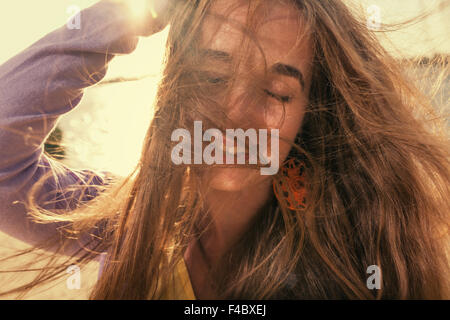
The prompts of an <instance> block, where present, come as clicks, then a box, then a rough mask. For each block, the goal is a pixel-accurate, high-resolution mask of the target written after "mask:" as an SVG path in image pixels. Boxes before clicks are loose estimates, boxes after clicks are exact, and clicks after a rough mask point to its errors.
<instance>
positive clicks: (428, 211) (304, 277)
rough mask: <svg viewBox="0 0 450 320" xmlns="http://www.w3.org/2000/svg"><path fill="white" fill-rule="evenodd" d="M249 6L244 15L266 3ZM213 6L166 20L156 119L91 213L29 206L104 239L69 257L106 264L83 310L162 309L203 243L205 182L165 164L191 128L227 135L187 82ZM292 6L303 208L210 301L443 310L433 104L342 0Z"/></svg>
mask: <svg viewBox="0 0 450 320" xmlns="http://www.w3.org/2000/svg"><path fill="white" fill-rule="evenodd" d="M247 2H248V3H249V16H251V13H252V12H254V13H255V14H256V13H260V11H258V10H257V9H256V8H258V7H260V6H264V5H267V3H268V1H265V0H251V1H247ZM211 3H212V1H210V0H192V1H181V2H179V4H178V7H177V9H176V11H175V14H174V16H173V17H172V20H171V28H170V34H169V38H168V42H167V55H166V66H165V70H164V74H163V79H162V82H161V84H160V86H159V91H158V96H157V102H156V109H155V114H154V118H153V121H152V123H151V125H150V128H149V130H148V132H147V135H146V138H145V143H144V145H143V150H142V155H141V159H140V162H139V164H138V166H137V168H136V170H135V171H134V172H133V173H132V174H130V176H129V177H127V178H126V179H124V180H123V181H121V182H117V183H114V184H111V186H110V187H107V188H105V190H102V193H101V194H100V195H99V196H97V198H96V199H95V200H91V201H90V204H89V207H86V206H83V207H81V208H79V209H77V210H74V211H72V212H70V213H67V214H61V213H59V214H58V215H57V216H56V215H54V214H50V213H49V212H48V211H45V210H42V209H39V208H38V207H37V205H36V204H33V202H32V203H31V204H30V205H31V209H33V212H34V217H35V218H36V219H37V220H39V221H43V222H46V223H49V222H52V221H55V220H56V219H58V221H65V222H68V223H69V224H68V225H67V228H68V229H69V230H70V231H71V233H72V237H73V236H74V235H80V234H83V233H86V232H89V231H90V230H92V228H94V227H96V228H99V226H101V232H100V240H98V239H97V238H93V239H92V240H89V242H90V244H91V245H92V247H91V249H92V248H93V249H95V250H94V251H92V250H90V251H87V252H84V253H82V254H80V253H79V252H78V253H77V254H76V258H77V263H78V264H80V265H83V264H84V263H86V262H87V261H90V260H92V259H94V258H95V257H96V256H97V255H98V252H101V251H104V250H108V252H109V254H108V259H107V262H106V265H105V268H104V271H103V274H102V276H101V278H100V279H99V280H98V282H97V284H96V286H95V288H94V290H93V292H92V294H91V298H92V299H146V298H159V297H160V293H161V291H160V288H164V286H165V284H166V283H167V282H168V281H169V277H170V275H171V274H172V272H173V270H174V267H175V263H176V261H177V260H178V259H180V258H181V257H182V256H183V253H184V250H185V249H186V247H187V245H188V244H189V243H190V242H191V241H193V240H194V239H196V238H198V237H199V236H200V235H201V233H202V232H203V231H204V230H202V229H200V228H199V227H198V226H204V225H205V223H204V221H205V220H206V221H207V218H208V217H207V215H206V210H205V206H204V200H203V199H204V198H203V195H202V194H201V192H200V191H199V190H200V185H199V184H200V178H199V177H200V171H199V170H197V168H194V167H191V166H182V167H177V166H174V165H172V163H171V158H170V150H171V149H170V147H171V144H170V141H169V139H170V138H169V137H170V136H171V133H172V131H173V130H174V129H177V128H189V126H191V125H192V121H193V120H194V119H199V118H200V119H208V120H211V122H212V123H221V125H222V124H223V123H222V120H221V114H220V112H216V111H214V110H216V109H215V108H207V107H205V106H206V105H208V104H212V103H216V100H214V99H212V98H211V94H210V92H211V91H209V89H211V88H210V87H208V85H209V86H210V85H211V84H208V82H205V80H204V79H203V78H202V74H201V73H196V70H197V69H196V67H198V66H199V64H198V63H196V62H195V61H196V59H197V58H196V57H197V55H198V52H197V51H196V45H195V44H196V40H197V39H198V34H199V31H200V28H201V25H202V21H203V19H204V17H205V15H206V14H207V13H208V9H209V8H210V5H211ZM289 3H291V4H292V5H293V6H295V7H296V8H297V9H298V13H299V17H301V19H302V20H303V21H304V22H305V25H306V26H307V30H308V33H309V34H310V37H311V39H312V46H313V48H314V58H313V75H312V84H311V91H310V96H309V104H308V107H307V110H306V116H305V119H304V122H303V125H302V130H301V134H300V135H299V137H298V139H297V140H296V145H295V146H293V149H292V151H291V154H290V157H301V158H302V160H304V161H305V162H306V164H307V175H308V179H307V181H308V182H309V183H308V198H307V208H306V210H302V211H293V210H290V209H288V208H287V207H286V204H285V203H282V202H279V201H277V200H276V197H275V196H272V197H271V198H270V199H269V200H268V202H267V205H266V206H265V207H264V208H263V209H261V211H260V212H259V214H258V216H257V218H256V220H255V221H254V223H253V225H252V228H251V230H250V231H249V232H247V233H246V234H245V235H244V237H243V238H242V239H240V241H239V242H238V243H237V244H236V245H235V246H234V247H233V248H232V249H230V250H229V251H228V252H227V254H226V255H225V256H224V257H222V263H220V264H218V265H220V266H221V267H220V268H217V269H216V268H214V269H213V270H211V275H214V277H213V278H214V280H215V282H216V290H217V292H218V294H219V295H220V297H221V298H231V299H242V298H243V299H279V298H287V299H313V298H314V299H324V298H327V299H341V298H342V299H349V298H350V299H373V298H383V299H392V298H393V299H398V298H399V299H432V298H444V297H445V294H447V291H446V290H448V287H447V286H448V281H447V280H446V278H447V272H448V271H449V264H448V257H447V251H446V250H447V246H448V222H449V219H448V218H449V214H450V203H449V201H448V199H449V198H450V189H449V186H450V184H449V181H450V167H449V150H448V140H447V134H446V128H445V127H443V124H442V121H440V120H439V117H438V116H437V115H435V112H434V111H433V108H432V106H431V103H430V102H429V99H428V98H426V97H424V96H421V95H420V94H419V91H418V90H416V88H415V87H414V86H413V85H412V84H411V83H410V82H409V81H407V80H405V76H404V75H403V71H402V70H400V67H399V66H398V62H397V61H396V60H394V59H393V58H392V57H391V56H390V55H389V54H388V53H387V52H386V51H385V50H384V49H383V48H382V47H381V45H380V44H379V42H378V41H377V39H376V38H375V36H374V34H373V33H371V32H370V31H369V30H368V29H367V27H366V24H365V21H364V22H362V21H360V20H359V19H357V18H356V17H355V15H354V14H353V13H352V12H351V11H350V10H349V8H348V7H347V6H346V5H344V3H343V2H342V1H338V0H329V1H315V0H291V1H289ZM255 18H258V17H256V16H255ZM249 21H250V22H249V23H251V21H252V19H249ZM243 29H245V30H251V26H247V27H246V28H243ZM202 106H203V107H202ZM221 125H220V126H219V125H218V126H217V127H221ZM275 179H276V181H280V180H283V179H285V177H283V176H281V175H277V176H276V177H275ZM36 188H39V184H37V185H36ZM102 188H103V187H102ZM275 192H280V190H278V189H276V191H275ZM371 265H377V266H379V267H380V268H381V270H382V286H381V289H380V290H369V289H368V287H367V285H366V280H367V278H368V274H367V273H366V270H367V267H368V266H371ZM61 270H62V269H55V271H54V273H53V274H52V275H56V274H57V273H58V272H60V271H61ZM47 278H48V277H41V280H42V281H44V280H46V279H47ZM35 283H36V282H35ZM35 283H34V284H35ZM27 288H29V286H28V287H23V288H19V289H17V290H23V289H27Z"/></svg>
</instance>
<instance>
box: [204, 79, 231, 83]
mask: <svg viewBox="0 0 450 320" xmlns="http://www.w3.org/2000/svg"><path fill="white" fill-rule="evenodd" d="M207 81H208V83H211V84H223V83H226V82H227V81H226V80H225V79H223V78H208V79H207Z"/></svg>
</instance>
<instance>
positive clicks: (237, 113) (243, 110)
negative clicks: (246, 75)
mask: <svg viewBox="0 0 450 320" xmlns="http://www.w3.org/2000/svg"><path fill="white" fill-rule="evenodd" d="M253 90H254V89H252V87H251V85H250V84H249V83H248V82H245V81H240V82H236V83H234V84H233V85H232V87H231V88H230V91H229V95H228V97H227V99H226V102H225V104H226V105H225V107H226V114H227V116H228V119H229V120H230V121H231V122H232V125H233V126H234V128H258V127H260V126H261V125H262V123H261V121H262V119H263V111H262V110H261V109H260V108H258V106H257V104H258V101H257V98H256V97H255V94H254V92H252V91H253Z"/></svg>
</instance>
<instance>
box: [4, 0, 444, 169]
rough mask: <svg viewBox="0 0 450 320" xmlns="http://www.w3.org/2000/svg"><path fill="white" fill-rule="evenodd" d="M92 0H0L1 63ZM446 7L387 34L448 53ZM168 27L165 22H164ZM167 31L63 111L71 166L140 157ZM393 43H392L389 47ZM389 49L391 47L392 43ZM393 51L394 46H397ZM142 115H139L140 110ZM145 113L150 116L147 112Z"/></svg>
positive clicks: (419, 50) (417, 47) (396, 16)
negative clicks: (132, 79)
mask: <svg viewBox="0 0 450 320" xmlns="http://www.w3.org/2000/svg"><path fill="white" fill-rule="evenodd" d="M348 1H352V2H355V3H356V5H357V6H359V7H360V9H361V10H362V12H366V10H367V8H368V7H369V6H371V5H377V6H379V7H380V15H381V21H382V22H386V23H391V22H399V21H403V20H404V19H406V18H408V17H413V16H416V15H417V14H420V13H422V12H424V11H425V10H427V9H429V8H437V6H438V4H439V3H440V2H443V1H448V0H348ZM95 2H97V0H33V1H32V0H14V1H1V3H0V39H2V48H1V50H0V64H1V63H3V62H5V61H6V60H8V59H9V58H10V57H12V56H14V55H15V54H17V53H18V52H20V51H21V50H23V49H25V48H26V47H27V46H29V45H31V44H32V43H33V42H35V41H37V40H38V39H39V38H41V37H43V36H44V35H45V34H47V33H48V32H50V31H52V30H54V29H55V28H57V27H59V26H62V25H64V24H65V23H66V22H67V19H68V18H69V16H70V14H69V13H67V12H66V10H67V8H68V7H70V6H72V5H76V6H78V7H80V8H86V7H88V6H90V5H92V4H94V3H95ZM449 30H450V8H448V9H447V10H446V11H443V10H440V12H439V13H438V14H435V15H434V16H433V17H432V18H429V19H427V20H425V21H424V22H423V23H420V24H417V25H414V26H413V27H411V28H407V29H404V30H402V31H399V32H396V33H394V34H392V35H391V36H390V37H391V38H390V39H391V42H392V43H395V47H396V50H397V49H398V51H396V52H400V53H401V55H402V56H408V55H433V54H434V53H436V52H438V53H450V39H449V37H448V33H449ZM165 31H167V29H166V30H165ZM166 34H167V32H162V33H160V34H157V35H155V36H152V37H149V38H145V39H141V41H140V43H139V47H138V49H137V50H136V51H135V52H134V53H133V54H131V55H128V56H123V57H116V58H115V59H114V60H113V62H112V63H111V64H110V66H109V71H108V74H107V77H106V79H110V78H115V77H119V76H127V77H135V76H139V75H144V74H151V75H153V76H152V77H149V78H146V79H144V80H141V81H136V82H129V83H121V84H113V85H107V86H104V87H102V86H97V87H94V88H91V89H88V90H86V93H85V96H84V98H83V101H82V102H81V104H80V105H79V106H78V107H77V108H76V109H75V110H74V111H72V112H70V113H69V114H68V115H66V116H63V117H62V118H61V120H60V123H59V126H60V127H61V128H62V129H63V131H64V140H63V142H64V143H66V144H67V149H66V150H67V156H68V159H67V160H65V163H66V164H67V165H69V166H72V167H90V168H92V169H102V170H103V169H105V170H108V171H112V172H115V173H118V174H121V175H126V174H127V173H128V172H129V171H130V170H131V168H132V167H133V165H134V164H135V163H136V161H137V160H138V157H139V151H140V148H141V141H142V139H143V137H144V135H145V131H146V128H147V127H148V124H149V121H150V120H151V106H152V103H153V99H154V94H155V90H156V86H157V81H158V76H157V75H158V73H159V70H160V67H161V65H162V64H161V59H162V57H163V53H164V43H165V37H166ZM389 48H391V47H389ZM391 50H392V48H391ZM397 54H399V53H397ZM143 115H144V116H143ZM145 115H148V116H145Z"/></svg>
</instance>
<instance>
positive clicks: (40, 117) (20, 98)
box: [0, 1, 138, 243]
mask: <svg viewBox="0 0 450 320" xmlns="http://www.w3.org/2000/svg"><path fill="white" fill-rule="evenodd" d="M80 14H81V29H79V30H78V29H73V30H70V29H68V28H67V27H66V26H63V27H61V28H60V29H58V30H56V31H54V32H52V33H50V34H48V35H47V36H45V37H44V38H42V39H41V40H39V41H38V42H36V43H35V44H33V45H32V46H30V47H29V48H27V49H26V50H24V51H23V52H21V53H20V54H18V55H17V56H15V57H13V58H12V59H10V60H9V61H7V62H6V63H4V64H3V65H1V66H0V231H2V232H5V233H7V234H9V235H11V236H13V237H15V238H17V239H19V240H22V241H25V242H28V243H36V241H40V240H43V239H46V238H48V237H49V236H51V235H52V234H54V233H56V232H57V229H56V227H57V226H58V224H56V223H55V224H36V223H33V222H32V221H31V220H30V219H28V215H27V210H26V208H25V206H24V205H23V203H24V202H25V198H26V196H27V194H28V193H29V191H30V190H31V188H32V186H33V184H34V183H35V182H36V181H37V180H38V179H39V178H41V177H42V176H44V175H47V174H49V173H50V176H51V179H49V180H48V182H46V183H45V185H44V187H43V188H42V190H39V192H40V194H48V193H49V192H50V193H53V194H57V195H58V194H59V195H61V194H60V193H59V191H60V190H63V189H65V188H66V187H68V186H71V185H74V184H75V185H76V184H89V185H90V184H92V185H96V184H97V185H101V184H104V183H105V182H106V180H105V179H107V178H108V177H106V176H102V175H100V174H96V173H94V172H92V171H89V170H82V171H77V170H71V169H69V168H67V167H65V166H64V165H62V164H61V163H58V162H57V161H54V160H51V159H49V158H48V157H46V156H45V155H44V154H43V148H44V142H45V140H46V138H47V137H48V135H49V134H50V132H51V131H52V130H53V129H54V127H55V126H56V123H57V120H58V118H59V116H61V115H62V114H64V113H67V112H69V111H70V110H72V109H73V108H74V107H75V106H76V105H77V104H78V103H79V102H80V100H81V98H82V95H83V89H84V88H85V87H88V86H90V85H93V84H95V83H97V82H98V81H100V80H101V79H102V78H103V77H104V76H105V73H106V70H107V64H108V62H109V61H110V60H111V59H112V58H113V57H114V55H117V54H127V53H131V52H132V51H133V50H134V49H135V48H136V46H137V42H138V37H137V36H136V34H135V33H136V32H133V29H132V24H133V23H132V20H131V19H130V15H129V14H127V12H126V11H125V9H124V7H123V6H122V5H119V4H116V3H112V2H109V1H101V2H99V3H97V4H95V5H94V6H92V7H90V8H88V9H85V10H83V11H81V13H80ZM93 190H94V188H93ZM82 196H83V195H82ZM93 197H95V192H92V193H91V191H89V190H88V191H87V192H86V195H85V198H83V200H85V199H91V198H93ZM71 205H72V204H69V203H66V202H64V201H59V202H58V201H56V203H55V204H54V205H52V207H50V208H56V209H64V210H65V209H70V207H71ZM43 207H45V208H49V207H48V206H43Z"/></svg>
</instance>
